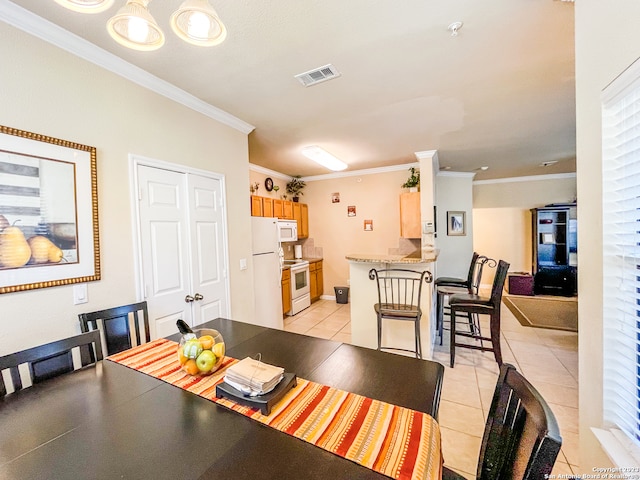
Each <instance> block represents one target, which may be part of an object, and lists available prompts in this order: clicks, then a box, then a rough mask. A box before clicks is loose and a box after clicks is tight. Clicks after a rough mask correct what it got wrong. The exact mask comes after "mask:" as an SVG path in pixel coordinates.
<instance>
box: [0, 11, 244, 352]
mask: <svg viewBox="0 0 640 480" xmlns="http://www.w3.org/2000/svg"><path fill="white" fill-rule="evenodd" d="M0 37H1V38H2V42H0V59H1V63H2V65H4V66H5V67H3V69H2V74H1V75H0V95H1V96H2V108H1V109H0V124H2V125H6V126H10V127H14V128H18V129H22V130H27V131H30V132H35V133H40V134H44V135H48V136H52V137H56V138H60V139H64V140H68V141H72V142H77V143H81V144H85V145H91V146H95V147H96V148H97V165H98V197H99V216H100V239H101V241H100V247H101V261H102V262H101V263H102V280H101V281H98V282H91V283H89V284H88V298H89V303H87V304H82V305H77V306H76V305H73V287H72V286H62V287H53V288H46V289H39V290H33V291H28V292H20V293H10V294H5V295H2V296H0V311H2V321H0V355H2V354H5V353H8V352H11V351H16V350H18V349H21V348H26V347H29V346H33V345H37V344H40V343H44V342H47V341H51V340H55V339H58V338H63V337H66V336H69V335H73V334H75V333H78V332H79V331H80V329H79V323H78V313H81V312H85V311H92V310H98V309H101V308H107V307H110V306H114V305H118V304H124V303H129V302H133V301H136V300H137V298H136V289H135V283H134V268H133V262H134V248H133V235H132V219H131V205H130V201H129V170H128V169H129V164H128V154H129V153H135V154H138V155H142V156H145V157H149V158H154V159H158V160H163V161H167V162H172V163H178V164H183V165H187V166H189V167H194V168H198V169H203V170H209V171H213V172H217V173H221V174H224V175H225V180H226V192H227V209H228V219H229V221H228V224H229V254H230V285H231V311H232V315H233V317H234V318H237V319H240V320H242V319H248V318H250V316H251V315H253V305H252V303H251V302H249V303H247V302H246V299H247V298H251V297H252V293H253V283H252V281H251V270H250V269H248V270H245V271H240V270H239V259H240V258H251V243H250V229H251V224H250V222H249V213H248V208H247V193H248V182H249V172H248V147H247V136H246V135H245V134H243V133H241V132H239V131H237V130H234V129H232V128H230V127H227V126H225V125H222V124H221V123H219V122H216V121H214V120H211V119H210V118H207V117H204V116H203V115H201V114H199V113H196V112H194V111H192V110H190V109H187V108H185V107H183V106H180V105H178V104H176V103H174V102H172V101H170V100H168V99H166V98H164V97H161V96H159V95H157V94H154V93H152V92H150V91H148V90H146V89H144V88H142V87H140V86H137V85H135V84H133V83H130V82H129V81H127V80H125V79H123V78H121V77H119V76H116V75H114V74H112V73H109V72H107V71H105V70H102V69H101V68H99V67H97V66H95V65H93V64H90V63H87V62H85V61H83V60H81V59H80V58H77V57H75V56H73V55H71V54H69V53H66V52H64V51H62V50H60V49H58V48H56V47H54V46H51V45H49V44H48V43H45V42H42V41H40V40H38V39H36V38H34V37H31V36H29V35H27V34H24V33H22V32H20V31H18V30H15V29H13V28H12V27H9V26H7V25H6V24H4V23H0ZM9 65H10V66H11V68H8V67H7V66H9Z"/></svg>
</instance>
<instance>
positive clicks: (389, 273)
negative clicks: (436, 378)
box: [369, 268, 433, 358]
mask: <svg viewBox="0 0 640 480" xmlns="http://www.w3.org/2000/svg"><path fill="white" fill-rule="evenodd" d="M369 279H371V280H376V283H377V287H378V303H376V304H375V305H374V306H373V309H374V310H375V312H376V317H377V321H378V350H383V349H384V350H402V351H405V352H413V353H415V355H416V358H422V342H421V341H420V318H421V317H422V309H421V308H420V298H421V297H422V282H423V281H424V282H426V283H431V282H432V281H433V276H432V275H431V272H429V271H428V270H424V271H422V272H416V271H413V270H406V269H401V268H390V269H385V270H376V269H375V268H372V269H371V270H369ZM382 319H388V320H400V321H405V322H406V321H409V322H413V324H414V330H415V350H409V349H406V348H395V347H386V346H382Z"/></svg>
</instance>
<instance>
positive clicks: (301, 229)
mask: <svg viewBox="0 0 640 480" xmlns="http://www.w3.org/2000/svg"><path fill="white" fill-rule="evenodd" d="M298 236H299V237H302V238H307V237H309V205H307V204H306V203H301V204H300V221H299V222H298Z"/></svg>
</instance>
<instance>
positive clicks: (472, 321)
mask: <svg viewBox="0 0 640 480" xmlns="http://www.w3.org/2000/svg"><path fill="white" fill-rule="evenodd" d="M473 259H475V260H474V261H475V263H474V264H473V268H471V269H470V270H469V274H470V275H471V277H470V278H469V279H467V281H465V282H464V285H462V284H461V285H453V283H451V284H445V283H444V282H443V284H441V285H439V286H437V287H436V325H437V330H438V335H439V337H440V345H442V340H443V333H444V316H445V315H450V309H449V307H448V306H446V305H445V299H446V298H449V297H451V295H456V294H458V293H470V294H476V295H477V294H478V290H479V289H480V284H481V282H482V271H483V269H484V267H485V265H487V266H489V267H490V268H494V267H495V266H496V261H495V260H494V259H493V258H489V257H486V256H484V255H478V254H477V253H476V252H474V253H473ZM442 278H445V279H451V277H442ZM468 318H469V331H470V332H472V333H475V334H476V335H479V336H480V335H481V331H480V322H479V321H478V315H477V314H471V313H469V314H468Z"/></svg>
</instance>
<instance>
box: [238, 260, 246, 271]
mask: <svg viewBox="0 0 640 480" xmlns="http://www.w3.org/2000/svg"><path fill="white" fill-rule="evenodd" d="M246 269H247V259H246V258H241V259H240V270H246Z"/></svg>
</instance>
